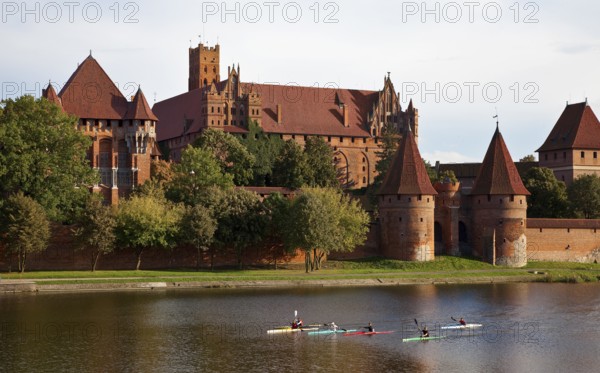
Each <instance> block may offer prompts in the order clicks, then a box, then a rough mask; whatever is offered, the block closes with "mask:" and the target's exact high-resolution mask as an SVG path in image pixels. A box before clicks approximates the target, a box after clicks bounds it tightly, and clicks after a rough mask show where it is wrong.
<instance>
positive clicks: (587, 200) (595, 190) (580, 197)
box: [567, 175, 600, 219]
mask: <svg viewBox="0 0 600 373" xmlns="http://www.w3.org/2000/svg"><path fill="white" fill-rule="evenodd" d="M567 194H568V196H569V202H570V207H571V210H572V211H573V213H574V214H575V215H576V216H577V217H580V218H584V219H598V218H600V178H599V177H598V176H597V175H581V176H579V177H578V178H577V179H575V180H573V183H572V184H571V185H570V186H569V188H568V189H567Z"/></svg>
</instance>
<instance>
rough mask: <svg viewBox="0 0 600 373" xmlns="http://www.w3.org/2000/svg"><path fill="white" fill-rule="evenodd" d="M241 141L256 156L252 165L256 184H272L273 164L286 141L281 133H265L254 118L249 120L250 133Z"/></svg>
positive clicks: (253, 182)
mask: <svg viewBox="0 0 600 373" xmlns="http://www.w3.org/2000/svg"><path fill="white" fill-rule="evenodd" d="M238 139H239V141H240V142H241V143H242V145H244V146H245V147H246V149H248V151H249V152H250V153H251V154H252V155H253V156H254V159H255V162H254V166H253V167H252V173H253V181H252V185H254V186H270V185H271V183H272V180H273V165H274V162H275V159H276V158H277V156H278V155H279V152H280V151H281V148H282V147H283V143H284V141H283V140H282V139H281V138H280V137H279V135H273V136H271V135H269V134H266V133H264V131H263V130H262V128H261V127H260V126H259V125H258V124H257V123H256V122H255V121H253V120H251V121H249V122H248V134H247V136H246V137H245V138H241V139H240V138H238Z"/></svg>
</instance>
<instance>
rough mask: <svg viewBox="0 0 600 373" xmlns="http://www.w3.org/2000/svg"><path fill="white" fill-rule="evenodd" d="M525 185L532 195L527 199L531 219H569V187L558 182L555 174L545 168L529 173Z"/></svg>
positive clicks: (530, 170) (532, 170) (535, 169)
mask: <svg viewBox="0 0 600 373" xmlns="http://www.w3.org/2000/svg"><path fill="white" fill-rule="evenodd" d="M523 183H524V184H525V187H526V188H527V190H529V192H530V193H531V195H530V196H529V197H527V216H528V217H530V218H566V217H568V203H569V201H568V199H567V187H566V186H565V183H563V182H562V181H558V180H557V179H556V176H554V172H552V170H550V169H548V168H545V167H533V168H531V169H529V171H527V173H526V174H525V177H524V178H523Z"/></svg>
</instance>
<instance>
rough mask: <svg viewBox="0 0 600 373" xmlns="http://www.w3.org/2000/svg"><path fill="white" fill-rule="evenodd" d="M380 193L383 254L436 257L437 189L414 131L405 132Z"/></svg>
mask: <svg viewBox="0 0 600 373" xmlns="http://www.w3.org/2000/svg"><path fill="white" fill-rule="evenodd" d="M378 195H379V221H380V224H381V248H382V253H383V255H384V256H386V257H388V258H393V259H400V260H413V261H429V260H433V259H434V228H433V227H434V208H435V195H437V192H436V191H435V189H434V188H433V186H432V185H431V181H430V180H429V176H428V175H427V170H426V169H425V164H424V163H423V160H422V158H421V154H420V153H419V149H418V147H417V143H416V141H415V137H414V135H413V133H412V131H407V132H405V134H404V136H402V140H401V142H400V146H399V148H398V151H397V152H396V155H395V156H394V159H393V160H392V164H391V166H390V169H389V171H388V173H387V175H386V177H385V180H384V182H383V184H382V186H381V189H380V190H379V192H378Z"/></svg>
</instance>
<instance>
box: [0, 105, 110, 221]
mask: <svg viewBox="0 0 600 373" xmlns="http://www.w3.org/2000/svg"><path fill="white" fill-rule="evenodd" d="M3 104H4V105H5V108H4V110H3V111H2V112H1V113H0V195H2V196H3V197H4V198H7V197H8V196H10V195H12V194H14V193H16V192H19V191H21V192H23V193H24V194H25V195H27V196H30V197H31V198H33V199H34V200H36V201H37V202H38V203H39V204H41V205H42V206H43V207H44V209H45V210H46V213H47V215H48V217H49V218H50V219H52V220H55V221H67V220H72V219H74V216H76V215H77V214H78V213H79V212H80V211H81V209H82V207H83V206H84V204H85V201H86V199H87V194H88V193H89V192H88V187H90V186H91V185H93V184H95V183H97V182H98V181H99V178H98V175H97V173H96V172H95V171H94V170H92V168H91V167H90V166H89V163H88V162H87V160H86V154H87V150H88V149H89V147H90V146H91V140H90V138H89V137H87V136H85V135H84V134H83V133H82V132H80V131H78V130H77V129H76V126H77V119H76V118H75V117H72V116H69V115H67V114H65V113H64V112H63V111H62V110H61V109H60V108H59V107H57V106H56V105H55V104H53V103H51V102H49V101H48V100H46V99H44V98H41V99H38V100H35V99H34V98H33V97H31V96H23V97H20V98H18V99H17V100H12V99H11V100H7V101H5V102H3Z"/></svg>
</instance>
